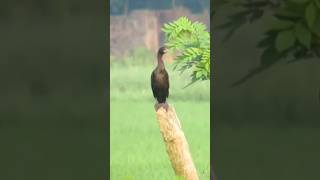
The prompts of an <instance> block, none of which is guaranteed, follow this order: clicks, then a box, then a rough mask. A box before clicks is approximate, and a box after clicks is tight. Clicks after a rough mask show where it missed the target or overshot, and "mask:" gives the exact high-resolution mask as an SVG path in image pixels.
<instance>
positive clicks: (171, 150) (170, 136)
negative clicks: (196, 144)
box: [155, 104, 199, 180]
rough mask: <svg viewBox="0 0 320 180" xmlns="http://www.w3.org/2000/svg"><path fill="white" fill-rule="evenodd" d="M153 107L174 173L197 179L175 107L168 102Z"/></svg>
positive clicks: (188, 179) (192, 179)
mask: <svg viewBox="0 0 320 180" xmlns="http://www.w3.org/2000/svg"><path fill="white" fill-rule="evenodd" d="M155 109H156V116H157V120H158V124H159V127H160V132H161V134H162V137H163V140H164V143H165V145H166V149H167V153H168V155H169V158H170V161H171V165H172V167H173V169H174V172H175V174H176V175H177V176H181V177H184V178H185V179H186V180H198V179H199V178H198V174H197V170H196V168H195V166H194V164H193V161H192V157H191V154H190V151H189V146H188V142H187V140H186V138H185V136H184V133H183V131H182V127H181V124H180V121H179V119H178V117H177V115H176V112H175V109H174V108H173V107H170V106H169V105H168V104H162V105H161V104H156V106H155Z"/></svg>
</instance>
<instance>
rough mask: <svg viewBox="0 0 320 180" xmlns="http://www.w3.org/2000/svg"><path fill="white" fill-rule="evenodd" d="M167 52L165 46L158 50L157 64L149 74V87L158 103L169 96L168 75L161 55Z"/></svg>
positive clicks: (163, 101) (164, 101)
mask: <svg viewBox="0 0 320 180" xmlns="http://www.w3.org/2000/svg"><path fill="white" fill-rule="evenodd" d="M166 52H167V48H166V47H161V48H160V49H159V50H158V64H157V67H156V68H155V69H154V70H153V71H152V74H151V88H152V92H153V96H154V98H156V99H157V101H158V103H166V99H167V97H168V96H169V75H168V73H167V71H166V69H165V66H164V62H163V59H162V56H163V55H164V54H165V53H166Z"/></svg>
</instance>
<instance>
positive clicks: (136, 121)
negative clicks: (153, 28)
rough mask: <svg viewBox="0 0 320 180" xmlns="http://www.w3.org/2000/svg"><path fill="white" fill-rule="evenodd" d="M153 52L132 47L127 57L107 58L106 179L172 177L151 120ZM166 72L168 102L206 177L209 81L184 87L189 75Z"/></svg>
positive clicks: (195, 159) (152, 113) (170, 70)
mask: <svg viewBox="0 0 320 180" xmlns="http://www.w3.org/2000/svg"><path fill="white" fill-rule="evenodd" d="M155 62H156V55H154V54H151V53H150V52H149V51H148V50H146V49H143V48H140V49H136V50H135V51H134V52H133V54H132V55H131V56H128V57H127V58H122V59H117V58H115V57H111V69H110V70H111V72H110V73H111V74H110V75H111V76H110V82H111V84H110V85H111V86H110V98H111V109H110V112H111V123H110V124H111V132H110V134H111V137H110V138H111V151H110V153H111V162H110V165H111V179H139V180H140V179H141V180H143V179H146V180H147V179H148V180H149V179H159V180H160V179H161V180H162V179H173V178H174V172H173V169H172V167H171V164H170V161H169V158H168V155H167V154H166V150H165V145H164V143H163V140H162V137H161V134H160V132H159V127H158V124H157V121H156V119H155V111H154V108H153V106H154V102H155V100H154V99H153V96H152V91H151V89H150V75H151V72H152V70H153V68H154V67H155ZM166 68H167V70H168V72H169V75H170V81H171V84H170V97H169V103H170V104H171V105H173V106H174V107H175V108H176V111H177V114H178V117H179V118H180V121H181V123H182V126H183V130H184V133H185V135H186V138H187V140H188V142H189V145H190V149H191V153H192V156H193V160H194V163H195V165H196V167H197V170H198V173H199V176H200V178H201V179H209V177H210V172H209V170H210V159H209V157H210V141H209V136H210V118H209V116H210V101H209V99H210V82H209V81H204V82H199V83H197V84H195V85H194V86H190V87H188V88H186V89H183V87H184V86H185V84H186V83H187V82H189V81H190V79H189V76H188V75H187V74H185V75H182V76H181V75H179V72H176V71H173V64H169V63H166Z"/></svg>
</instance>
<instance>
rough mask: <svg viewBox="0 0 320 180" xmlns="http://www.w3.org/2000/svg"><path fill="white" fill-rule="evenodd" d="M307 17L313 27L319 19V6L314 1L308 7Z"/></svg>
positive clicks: (308, 22)
mask: <svg viewBox="0 0 320 180" xmlns="http://www.w3.org/2000/svg"><path fill="white" fill-rule="evenodd" d="M305 18H306V21H307V24H308V26H309V27H310V28H312V27H313V25H314V23H315V21H316V19H317V7H316V6H315V4H314V3H310V4H309V5H308V6H307V7H306V12H305Z"/></svg>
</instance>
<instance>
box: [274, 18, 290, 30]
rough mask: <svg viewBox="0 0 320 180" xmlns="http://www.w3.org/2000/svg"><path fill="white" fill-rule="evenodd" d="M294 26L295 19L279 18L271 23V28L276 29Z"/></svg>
mask: <svg viewBox="0 0 320 180" xmlns="http://www.w3.org/2000/svg"><path fill="white" fill-rule="evenodd" d="M293 26H294V22H293V21H286V20H279V19H274V20H273V21H272V23H271V29H274V30H283V29H288V28H291V27H293Z"/></svg>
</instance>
